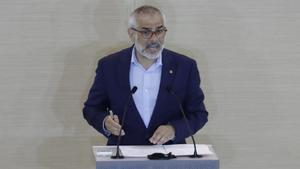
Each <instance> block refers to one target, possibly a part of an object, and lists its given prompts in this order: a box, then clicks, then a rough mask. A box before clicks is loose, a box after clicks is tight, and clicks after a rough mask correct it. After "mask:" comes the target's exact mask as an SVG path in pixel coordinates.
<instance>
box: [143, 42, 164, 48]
mask: <svg viewBox="0 0 300 169" xmlns="http://www.w3.org/2000/svg"><path fill="white" fill-rule="evenodd" d="M149 48H156V49H160V48H161V45H160V43H158V42H152V43H149V44H147V45H146V47H145V49H149Z"/></svg>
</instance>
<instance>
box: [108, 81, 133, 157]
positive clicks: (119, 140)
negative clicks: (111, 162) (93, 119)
mask: <svg viewBox="0 0 300 169" xmlns="http://www.w3.org/2000/svg"><path fill="white" fill-rule="evenodd" d="M136 90H137V87H136V86H134V87H133V88H132V89H131V90H130V94H129V96H128V99H127V102H126V105H125V108H124V113H123V117H122V123H121V129H120V131H119V134H118V142H117V151H116V155H114V156H111V158H112V159H123V158H124V156H122V155H121V154H120V143H121V133H122V130H123V125H124V121H125V116H126V113H127V109H128V105H129V101H130V97H131V96H132V95H133V94H134V93H135V92H136Z"/></svg>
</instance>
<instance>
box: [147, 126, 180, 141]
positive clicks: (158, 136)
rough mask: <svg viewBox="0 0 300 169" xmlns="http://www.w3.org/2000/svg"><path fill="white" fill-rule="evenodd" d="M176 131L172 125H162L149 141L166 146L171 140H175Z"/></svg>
mask: <svg viewBox="0 0 300 169" xmlns="http://www.w3.org/2000/svg"><path fill="white" fill-rule="evenodd" d="M174 137H175V129H174V127H173V126H171V125H169V124H168V125H161V126H159V127H158V128H157V129H156V131H155V132H154V134H153V136H152V137H151V138H150V139H149V141H150V142H151V143H152V144H164V143H166V142H168V141H169V140H172V139H174Z"/></svg>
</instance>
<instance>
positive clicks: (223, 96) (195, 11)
mask: <svg viewBox="0 0 300 169" xmlns="http://www.w3.org/2000/svg"><path fill="white" fill-rule="evenodd" d="M143 3H147V4H153V5H157V6H158V7H160V8H162V9H163V10H164V11H165V13H166V15H167V17H168V25H167V26H168V30H169V31H168V35H167V44H166V46H167V47H168V48H170V49H173V50H175V51H177V52H180V53H183V54H186V55H189V56H190V57H192V58H194V59H196V60H197V62H198V66H199V69H200V71H201V75H202V80H203V83H202V88H203V89H204V92H205V94H206V105H207V108H208V110H209V112H210V116H209V123H208V124H207V126H206V127H205V128H204V129H203V130H201V131H200V132H199V133H197V141H198V142H199V143H206V144H212V145H213V146H214V148H215V150H216V152H217V154H218V155H219V158H220V159H221V168H222V169H254V168H255V169H266V168H272V169H283V168H284V169H298V168H299V166H300V162H299V158H300V155H299V153H300V146H299V143H300V135H299V130H300V125H299V124H300V123H299V118H300V113H299V103H300V88H299V87H300V66H299V65H300V32H299V30H300V12H299V8H300V1H297V0H224V1H221V0H219V1H217V0H185V1H183V0H172V1H171V0H164V1H159V0H153V1H150V0H148V1H147V0H146V1H138V0H77V1H76V0H1V1H0V80H1V81H0V93H1V95H0V113H1V114H0V168H1V169H2V168H3V169H4V168H5V169H10V168H11V169H16V168H23V169H62V168H63V169H68V168H72V169H83V168H85V169H93V168H95V164H94V163H95V162H94V159H93V156H92V153H91V146H92V145H100V144H105V139H104V138H103V137H102V136H100V135H99V134H98V133H97V132H96V131H95V130H94V129H92V128H91V127H90V126H89V125H88V124H87V123H86V121H85V120H83V117H82V113H81V108H82V104H83V102H84V100H85V98H86V95H87V92H88V89H89V87H90V85H91V83H92V80H93V77H94V70H95V67H96V63H97V60H98V59H99V58H100V57H102V56H104V55H106V54H108V53H110V52H112V51H116V50H118V49H121V48H123V47H127V46H129V45H130V43H129V40H128V38H127V34H126V19H127V16H128V15H129V13H130V11H132V10H133V9H134V8H135V7H137V6H139V5H141V4H143ZM297 133H298V134H297Z"/></svg>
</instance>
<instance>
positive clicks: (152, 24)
mask: <svg viewBox="0 0 300 169" xmlns="http://www.w3.org/2000/svg"><path fill="white" fill-rule="evenodd" d="M136 19H137V25H138V27H139V28H150V29H155V28H158V27H161V26H162V25H163V24H164V21H163V17H162V15H160V14H159V13H155V14H140V15H138V16H137V18H136Z"/></svg>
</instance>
